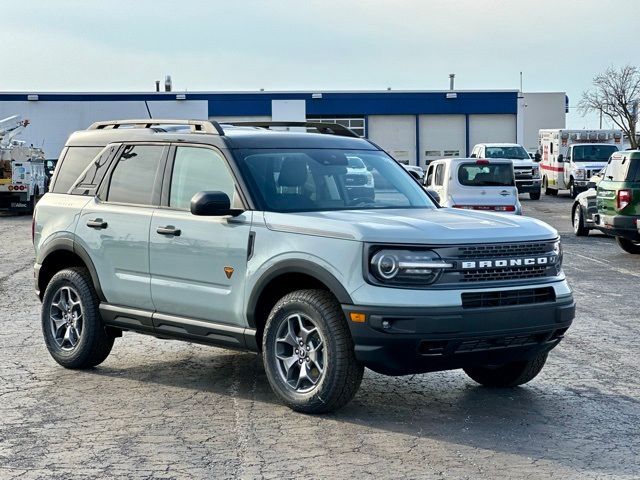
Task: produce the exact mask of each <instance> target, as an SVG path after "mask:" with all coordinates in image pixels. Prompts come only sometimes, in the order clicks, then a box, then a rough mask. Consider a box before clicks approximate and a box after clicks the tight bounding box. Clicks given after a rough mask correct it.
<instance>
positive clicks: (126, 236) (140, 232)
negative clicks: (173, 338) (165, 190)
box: [76, 144, 169, 330]
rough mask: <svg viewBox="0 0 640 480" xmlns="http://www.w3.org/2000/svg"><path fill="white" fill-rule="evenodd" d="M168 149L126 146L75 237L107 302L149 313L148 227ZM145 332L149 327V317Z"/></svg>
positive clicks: (157, 146)
mask: <svg viewBox="0 0 640 480" xmlns="http://www.w3.org/2000/svg"><path fill="white" fill-rule="evenodd" d="M168 148H169V147H168V145H160V144H135V145H125V146H124V147H123V148H122V149H121V150H120V151H119V155H118V158H117V159H116V161H115V162H113V164H112V165H111V167H110V171H109V172H108V173H107V175H106V177H105V178H104V180H103V182H102V185H101V187H100V191H99V193H98V196H96V197H93V199H92V200H91V201H90V202H89V203H88V204H87V206H86V207H85V208H84V209H83V210H82V213H81V217H80V220H79V222H78V226H77V228H76V237H77V238H78V242H79V243H80V245H81V246H82V247H83V248H84V249H85V250H86V251H87V253H88V254H89V256H90V257H91V259H92V261H93V264H94V265H95V267H96V270H97V273H98V278H99V279H100V285H101V287H102V291H103V293H104V295H105V297H106V300H107V302H108V303H109V304H112V305H118V306H123V307H131V308H136V309H141V310H147V311H152V310H153V303H152V301H151V280H150V277H149V226H150V224H151V215H152V213H153V210H154V209H155V208H156V206H157V205H158V203H159V200H160V189H161V179H162V171H163V168H164V161H165V160H166V153H167V151H168ZM147 327H148V329H150V330H151V329H152V324H151V321H150V316H149V324H148V325H147Z"/></svg>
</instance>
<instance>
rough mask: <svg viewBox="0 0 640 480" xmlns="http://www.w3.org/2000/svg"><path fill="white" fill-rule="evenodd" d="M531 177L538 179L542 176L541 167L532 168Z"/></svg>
mask: <svg viewBox="0 0 640 480" xmlns="http://www.w3.org/2000/svg"><path fill="white" fill-rule="evenodd" d="M531 175H532V176H533V177H537V176H539V175H540V167H532V168H531Z"/></svg>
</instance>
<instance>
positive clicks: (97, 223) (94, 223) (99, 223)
mask: <svg viewBox="0 0 640 480" xmlns="http://www.w3.org/2000/svg"><path fill="white" fill-rule="evenodd" d="M87 227H90V228H97V229H98V230H101V229H103V228H107V222H105V221H104V220H102V219H101V218H96V219H94V220H89V221H88V222H87Z"/></svg>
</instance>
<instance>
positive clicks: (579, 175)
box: [575, 170, 587, 179]
mask: <svg viewBox="0 0 640 480" xmlns="http://www.w3.org/2000/svg"><path fill="white" fill-rule="evenodd" d="M575 173H576V178H580V179H584V177H585V174H586V173H587V172H585V171H584V170H576V172H575Z"/></svg>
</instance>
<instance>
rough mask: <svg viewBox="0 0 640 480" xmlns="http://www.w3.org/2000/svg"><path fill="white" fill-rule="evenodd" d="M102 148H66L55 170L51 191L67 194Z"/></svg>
mask: <svg viewBox="0 0 640 480" xmlns="http://www.w3.org/2000/svg"><path fill="white" fill-rule="evenodd" d="M103 148H104V147H68V148H67V152H66V154H65V156H64V158H63V159H62V163H61V164H60V166H59V167H58V169H57V172H56V174H55V180H54V183H53V188H52V189H51V191H52V192H53V193H67V191H68V190H69V188H71V185H73V183H74V182H75V181H76V180H77V179H78V177H79V176H80V174H81V173H82V172H83V171H84V169H85V168H87V166H88V165H89V164H90V163H91V161H92V160H93V159H94V158H95V156H96V155H98V153H100V151H101V150H102V149H103Z"/></svg>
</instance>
